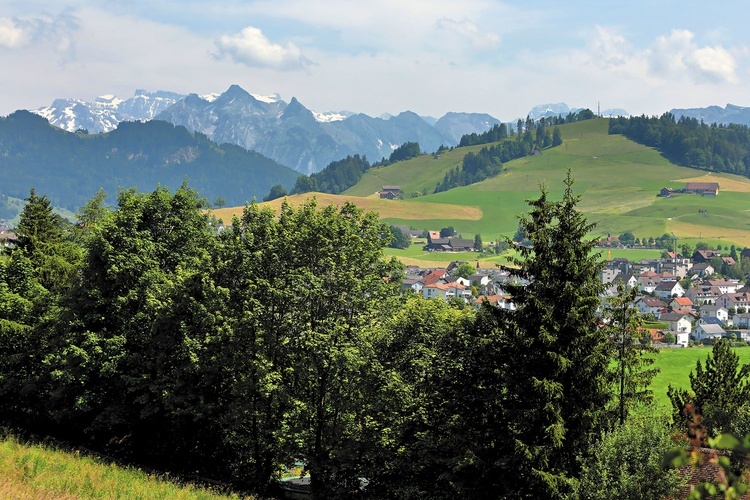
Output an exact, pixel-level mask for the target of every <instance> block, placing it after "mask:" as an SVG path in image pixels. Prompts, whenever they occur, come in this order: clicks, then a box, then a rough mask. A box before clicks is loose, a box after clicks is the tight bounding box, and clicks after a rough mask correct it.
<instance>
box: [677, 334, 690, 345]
mask: <svg viewBox="0 0 750 500" xmlns="http://www.w3.org/2000/svg"><path fill="white" fill-rule="evenodd" d="M676 337H677V342H675V344H679V345H681V346H682V347H687V346H688V344H689V343H690V334H689V333H688V332H678V333H677V334H676Z"/></svg>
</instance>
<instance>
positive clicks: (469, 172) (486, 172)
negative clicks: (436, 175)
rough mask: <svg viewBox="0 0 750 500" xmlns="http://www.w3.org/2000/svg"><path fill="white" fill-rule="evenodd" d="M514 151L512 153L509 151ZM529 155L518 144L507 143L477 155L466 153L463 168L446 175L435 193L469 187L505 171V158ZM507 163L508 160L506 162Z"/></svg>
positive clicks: (484, 149)
mask: <svg viewBox="0 0 750 500" xmlns="http://www.w3.org/2000/svg"><path fill="white" fill-rule="evenodd" d="M509 150H512V151H513V152H512V153H509V152H508V151H509ZM527 153H528V150H527V149H526V148H524V147H523V146H520V147H519V146H518V143H516V142H513V141H506V142H503V143H501V144H500V145H497V146H492V147H491V148H482V149H481V150H480V151H479V152H478V153H477V154H474V153H472V152H469V153H466V156H464V158H463V161H462V162H461V167H460V168H459V167H456V168H454V169H452V170H451V171H449V172H448V173H447V174H445V177H444V178H443V181H442V182H441V183H439V184H438V185H437V186H436V187H435V191H434V192H435V193H440V192H442V191H447V190H449V189H451V188H454V187H457V186H468V185H469V184H473V183H475V182H480V181H483V180H485V179H488V178H490V177H494V176H496V175H497V174H499V173H500V172H501V171H502V169H503V163H502V162H503V160H502V158H503V156H504V155H505V156H507V157H508V159H513V158H519V157H521V156H524V155H526V154H527ZM506 161H507V160H506Z"/></svg>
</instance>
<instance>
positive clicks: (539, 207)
mask: <svg viewBox="0 0 750 500" xmlns="http://www.w3.org/2000/svg"><path fill="white" fill-rule="evenodd" d="M572 186H573V180H572V178H571V176H570V172H568V175H567V178H566V179H565V191H564V194H563V198H562V200H561V201H551V200H550V199H549V197H548V192H547V190H546V189H545V188H544V187H542V189H541V195H540V197H539V198H538V199H536V200H532V201H529V205H530V206H531V211H530V213H529V214H528V216H524V217H522V218H521V220H520V227H521V230H522V231H523V233H524V234H526V235H527V236H528V238H529V240H530V241H531V245H530V246H528V247H520V248H519V249H518V251H519V256H518V258H516V259H515V260H514V264H515V266H516V267H511V268H508V270H509V271H510V273H511V275H512V277H513V278H515V280H516V281H515V284H513V285H510V286H508V287H507V290H508V292H509V293H510V294H511V296H512V297H513V302H514V303H515V304H516V308H517V309H516V310H515V311H510V312H504V311H501V313H500V315H499V318H498V320H499V321H498V327H499V330H500V331H501V338H502V340H501V341H502V342H503V343H504V344H505V345H504V348H503V349H502V350H501V352H504V357H503V358H504V359H503V362H504V364H505V366H503V367H501V368H502V369H503V370H504V374H503V377H504V379H503V380H502V381H501V382H500V383H501V384H502V385H503V391H504V396H503V398H504V401H503V404H504V406H505V408H503V410H502V413H501V415H502V417H501V418H500V419H499V420H498V422H497V424H498V432H500V430H501V429H502V431H503V433H504V434H505V435H504V440H506V443H505V445H504V447H505V450H504V451H503V452H502V453H500V454H499V455H500V456H498V461H501V463H503V468H504V471H503V480H504V481H503V486H504V487H506V488H508V491H507V492H506V493H507V494H508V495H513V496H529V497H536V498H553V497H561V496H564V495H566V494H569V493H570V488H571V485H572V484H573V483H574V481H573V478H575V477H576V476H577V474H578V472H579V468H580V458H581V457H585V456H586V455H587V453H588V452H589V449H590V447H591V445H592V444H593V443H595V442H596V440H597V439H598V437H599V435H600V432H601V430H602V429H603V428H604V427H605V426H606V424H607V421H608V410H607V406H608V404H609V403H610V401H611V399H612V390H611V378H610V376H609V375H608V372H609V364H610V360H611V349H610V348H609V344H608V340H607V338H606V335H605V332H604V331H603V330H602V329H600V328H599V326H598V323H599V319H598V317H597V308H598V306H599V293H600V291H601V290H602V286H603V285H602V283H601V281H600V280H599V279H598V272H599V270H600V268H601V266H602V264H601V263H600V261H599V259H598V256H597V255H596V254H594V253H593V249H594V241H593V240H591V239H588V238H587V235H588V234H589V232H590V231H591V230H592V229H593V227H594V225H593V224H590V223H588V222H587V221H586V219H585V217H584V216H583V215H582V214H581V213H580V212H578V211H577V210H576V205H577V204H578V201H579V197H578V196H574V195H573V191H572Z"/></svg>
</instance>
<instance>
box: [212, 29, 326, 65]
mask: <svg viewBox="0 0 750 500" xmlns="http://www.w3.org/2000/svg"><path fill="white" fill-rule="evenodd" d="M216 48H217V49H218V52H217V53H216V57H218V58H224V57H229V58H230V59H232V60H233V61H234V62H237V63H240V64H245V65H248V66H257V67H261V68H275V69H280V70H295V69H306V68H307V67H308V66H310V64H311V63H312V61H310V60H309V59H307V58H306V57H305V56H304V55H303V54H302V51H301V50H300V49H299V47H297V46H296V45H295V44H294V43H292V42H287V44H286V45H284V46H282V45H279V44H277V43H272V42H271V41H270V40H269V39H268V38H267V37H266V36H265V35H264V34H263V32H262V31H261V30H260V29H258V28H255V27H253V26H248V27H247V28H245V29H243V30H242V31H241V32H240V33H238V34H236V35H231V36H229V35H224V36H222V37H221V38H220V39H219V40H217V41H216Z"/></svg>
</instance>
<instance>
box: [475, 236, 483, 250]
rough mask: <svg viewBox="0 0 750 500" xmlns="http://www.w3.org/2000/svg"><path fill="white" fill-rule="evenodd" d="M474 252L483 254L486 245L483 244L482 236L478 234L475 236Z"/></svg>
mask: <svg viewBox="0 0 750 500" xmlns="http://www.w3.org/2000/svg"><path fill="white" fill-rule="evenodd" d="M474 250H476V251H477V252H481V251H483V250H484V244H483V243H482V235H481V234H479V233H477V234H475V235H474Z"/></svg>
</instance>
